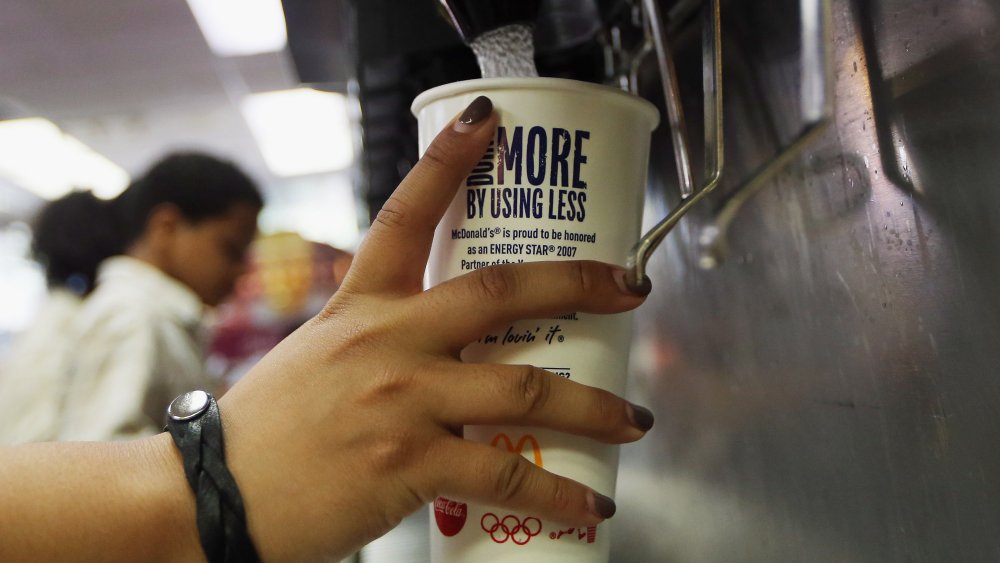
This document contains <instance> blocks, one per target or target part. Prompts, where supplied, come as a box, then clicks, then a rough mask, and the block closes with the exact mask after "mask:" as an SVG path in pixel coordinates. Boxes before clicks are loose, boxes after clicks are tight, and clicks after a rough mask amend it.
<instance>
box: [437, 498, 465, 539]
mask: <svg viewBox="0 0 1000 563" xmlns="http://www.w3.org/2000/svg"><path fill="white" fill-rule="evenodd" d="M468 516H469V507H468V505H466V504H465V503H464V502H458V501H454V500H451V499H446V498H444V497H438V498H436V499H434V520H436V521H437V525H438V530H441V533H442V534H444V535H446V536H448V537H449V538H450V537H451V536H454V535H455V534H457V533H459V532H461V531H462V527H463V526H465V519H466V518H467V517H468Z"/></svg>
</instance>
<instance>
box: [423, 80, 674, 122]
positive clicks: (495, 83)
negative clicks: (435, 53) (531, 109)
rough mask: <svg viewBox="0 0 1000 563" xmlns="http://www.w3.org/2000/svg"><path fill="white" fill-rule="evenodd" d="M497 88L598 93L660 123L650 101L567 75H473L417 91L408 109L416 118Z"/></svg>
mask: <svg viewBox="0 0 1000 563" xmlns="http://www.w3.org/2000/svg"><path fill="white" fill-rule="evenodd" d="M497 90H542V91H564V92H577V93H587V94H598V95H603V96H606V97H607V98H608V101H610V102H615V103H621V104H623V105H626V106H628V105H631V106H632V107H634V108H635V109H636V110H638V111H639V112H640V113H642V114H645V116H646V118H647V120H648V121H649V130H650V131H652V130H653V129H656V127H657V126H658V125H659V124H660V111H659V110H658V109H657V108H656V106H655V105H653V104H652V103H651V102H650V101H649V100H646V99H644V98H640V97H639V96H635V95H633V94H629V93H628V92H625V91H623V90H619V89H618V88H615V87H612V86H605V85H603V84H594V83H592V82H582V81H580V80H570V79H568V78H534V77H532V78H476V79H473V80H463V81H461V82H452V83H449V84H443V85H441V86H437V87H435V88H431V89H430V90H427V91H425V92H422V93H421V94H419V95H418V96H417V97H416V98H415V99H414V100H413V103H412V104H411V105H410V111H411V112H413V115H414V116H415V117H416V116H418V115H419V113H420V111H421V110H423V109H424V108H425V107H427V106H428V105H430V104H432V103H433V102H436V101H438V100H440V99H443V98H450V97H453V96H457V95H460V94H472V93H483V94H488V91H497Z"/></svg>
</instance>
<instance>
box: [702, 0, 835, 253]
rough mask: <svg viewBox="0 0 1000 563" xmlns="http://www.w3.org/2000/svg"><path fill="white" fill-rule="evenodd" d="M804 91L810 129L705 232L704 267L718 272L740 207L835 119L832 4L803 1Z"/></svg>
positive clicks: (751, 181)
mask: <svg viewBox="0 0 1000 563" xmlns="http://www.w3.org/2000/svg"><path fill="white" fill-rule="evenodd" d="M800 10H801V20H802V89H801V92H800V103H801V108H802V117H803V119H804V120H805V121H806V124H805V126H804V127H803V128H802V130H801V131H800V132H799V134H798V135H797V136H796V138H795V140H794V141H792V142H791V143H790V144H788V145H787V146H785V147H784V148H782V149H781V150H780V151H779V153H778V156H777V157H775V158H774V159H773V160H771V161H770V162H768V163H767V164H765V165H764V166H762V167H760V168H759V169H757V171H756V172H754V174H753V176H751V177H750V179H749V180H747V181H746V182H744V183H743V184H742V185H741V186H740V187H739V188H738V189H737V190H736V191H735V192H733V195H731V196H730V197H729V198H728V200H727V201H726V202H725V204H724V205H723V207H722V209H721V210H720V211H719V212H718V213H717V214H716V215H715V220H714V221H713V222H712V224H711V225H708V226H706V227H704V228H703V229H702V231H701V236H700V241H699V242H700V244H701V249H702V252H701V257H700V259H699V264H700V265H701V267H702V268H706V269H707V268H714V267H716V266H718V265H719V264H720V263H721V262H722V260H723V259H724V258H725V256H726V254H727V252H728V244H727V241H726V233H727V231H728V229H729V225H730V224H732V222H733V219H735V218H736V215H737V214H738V213H739V211H740V208H742V207H743V205H744V204H746V202H747V201H749V200H750V198H752V197H753V196H754V195H756V194H757V192H759V191H760V189H761V188H763V187H764V186H765V185H767V182H768V181H770V180H771V179H772V178H773V177H774V176H775V174H777V173H778V172H779V171H781V169H783V168H784V167H785V166H786V165H787V164H789V163H790V162H792V161H793V160H794V159H795V158H797V157H798V156H799V155H800V154H801V153H802V151H803V150H805V148H806V147H808V146H809V145H810V144H811V143H812V142H813V141H814V140H815V139H816V138H818V137H819V136H820V135H822V134H823V132H824V131H825V130H826V128H827V126H828V125H829V124H830V122H831V121H832V118H833V99H834V77H833V54H832V52H831V49H830V47H829V46H830V45H831V43H830V41H831V37H832V27H833V25H832V13H831V8H830V2H829V0H802V1H801V2H800Z"/></svg>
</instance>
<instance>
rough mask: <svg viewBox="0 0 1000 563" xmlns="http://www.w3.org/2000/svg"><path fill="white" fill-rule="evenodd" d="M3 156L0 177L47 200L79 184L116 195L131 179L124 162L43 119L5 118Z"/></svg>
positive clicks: (0, 132) (0, 125) (0, 142)
mask: <svg viewBox="0 0 1000 563" xmlns="http://www.w3.org/2000/svg"><path fill="white" fill-rule="evenodd" d="M0 154H2V155H3V158H2V159H0V176H2V177H4V178H6V179H7V180H9V181H10V182H11V183H13V184H14V185H16V186H19V187H21V188H24V189H26V190H28V191H31V192H33V193H35V194H37V195H38V196H40V197H42V198H45V199H56V198H58V197H60V196H62V195H65V194H66V193H67V192H69V191H71V190H73V189H74V188H83V189H91V190H93V191H94V194H95V195H97V196H98V197H103V198H111V197H114V196H116V195H118V194H119V193H121V192H122V190H124V189H125V187H126V186H127V185H128V182H129V176H128V173H127V172H125V170H123V169H122V168H121V167H120V166H118V165H117V164H115V163H113V162H111V161H110V160H108V159H107V158H105V157H104V156H103V155H100V154H98V153H97V152H95V151H94V150H93V149H91V148H90V147H88V146H87V145H85V144H83V143H81V142H80V141H79V140H77V139H75V138H74V137H71V136H70V135H67V134H65V133H63V132H62V131H61V130H60V129H59V127H58V126H56V124H55V123H52V122H51V121H49V120H47V119H42V118H38V117H33V118H29V119H14V120H10V121H0Z"/></svg>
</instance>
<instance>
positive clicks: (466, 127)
mask: <svg viewBox="0 0 1000 563" xmlns="http://www.w3.org/2000/svg"><path fill="white" fill-rule="evenodd" d="M491 113H493V102H492V101H490V99H489V98H487V97H486V96H479V97H478V98H476V99H475V100H472V103H471V104H469V107H467V108H465V111H463V112H462V115H461V116H460V117H459V118H458V121H456V122H455V131H458V132H459V133H468V132H470V131H474V130H475V129H478V127H476V126H477V125H478V124H479V123H480V122H482V121H483V120H484V119H486V118H487V117H489V115H490V114H491Z"/></svg>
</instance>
